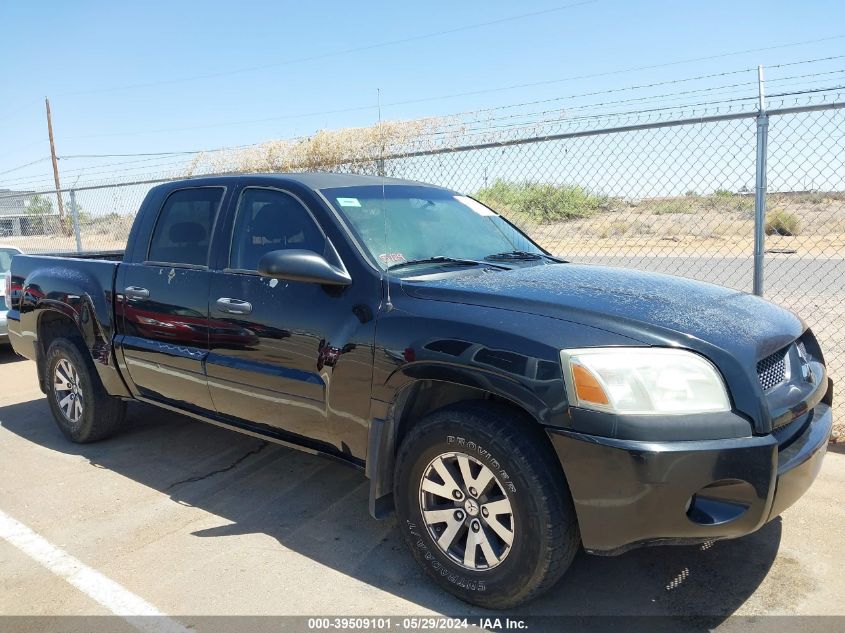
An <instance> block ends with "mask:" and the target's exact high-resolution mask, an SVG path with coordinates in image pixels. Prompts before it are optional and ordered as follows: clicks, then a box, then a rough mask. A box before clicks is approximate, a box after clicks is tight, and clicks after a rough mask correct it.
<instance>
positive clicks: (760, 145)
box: [754, 66, 769, 297]
mask: <svg viewBox="0 0 845 633" xmlns="http://www.w3.org/2000/svg"><path fill="white" fill-rule="evenodd" d="M757 82H758V86H759V91H760V104H759V111H758V113H757V169H756V175H755V187H754V294H755V295H757V296H760V297H762V296H763V256H764V253H765V249H766V233H765V230H766V159H767V157H768V142H769V115H768V114H766V101H765V95H764V92H763V67H762V66H758V67H757Z"/></svg>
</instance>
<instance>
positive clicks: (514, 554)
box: [394, 401, 580, 608]
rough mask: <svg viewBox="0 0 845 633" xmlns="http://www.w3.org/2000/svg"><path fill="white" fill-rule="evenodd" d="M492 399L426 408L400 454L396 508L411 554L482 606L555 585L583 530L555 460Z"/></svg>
mask: <svg viewBox="0 0 845 633" xmlns="http://www.w3.org/2000/svg"><path fill="white" fill-rule="evenodd" d="M517 417H518V414H517V413H516V412H514V411H513V410H511V409H510V408H507V407H504V406H501V405H498V404H496V403H491V402H486V401H479V402H472V403H462V404H459V405H455V406H452V407H448V408H445V409H441V410H440V411H436V412H435V413H432V414H430V415H429V416H427V417H426V418H424V419H423V420H422V421H421V422H420V423H419V424H418V425H417V426H415V427H414V428H413V429H412V430H411V431H410V432H409V434H408V436H407V437H406V438H405V439H404V441H403V442H402V446H401V448H400V450H399V454H398V456H397V465H396V477H395V482H396V484H395V491H394V498H395V500H396V509H397V514H398V516H399V519H400V529H401V530H402V532H403V534H404V536H405V538H406V540H407V542H408V544H409V546H410V547H411V551H412V553H413V555H414V557H415V558H416V560H417V562H418V563H419V564H420V565H421V566H422V567H423V568H424V569H425V570H426V572H427V573H428V574H429V575H430V576H431V577H432V578H434V580H435V581H436V582H437V583H438V584H439V585H440V586H441V587H443V588H444V589H446V590H447V591H449V592H450V593H452V594H454V595H456V596H457V597H459V598H461V599H462V600H465V601H467V602H471V603H473V604H477V605H480V606H484V607H492V608H508V607H513V606H516V605H519V604H522V603H524V602H526V601H528V600H531V599H533V598H535V597H536V596H538V595H539V594H540V593H542V592H543V591H545V590H546V589H548V588H549V587H551V586H553V585H554V583H555V582H556V581H557V580H558V579H559V578H560V576H561V575H562V574H563V573H564V572H565V571H566V569H567V568H568V567H569V565H570V563H571V562H572V559H573V557H574V556H575V553H576V552H577V550H578V546H579V543H580V537H579V533H578V526H577V522H576V519H575V512H574V509H573V507H572V500H571V498H570V495H569V490H568V488H567V486H566V481H565V478H564V476H563V472H562V471H561V468H560V465H559V464H558V463H557V460H556V458H555V456H554V454H553V453H552V452H551V449H550V448H549V446H548V445H547V444H546V443H545V442H544V441H543V440H544V438H543V437H542V435H541V432H540V431H539V429H538V428H536V427H535V426H530V425H531V424H533V423H531V422H528V423H527V424H526V423H523V420H520V419H515V418H517Z"/></svg>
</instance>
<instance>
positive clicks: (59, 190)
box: [44, 97, 67, 233]
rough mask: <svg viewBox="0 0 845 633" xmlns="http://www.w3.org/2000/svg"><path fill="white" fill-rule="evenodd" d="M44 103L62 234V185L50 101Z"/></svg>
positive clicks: (63, 217) (63, 210)
mask: <svg viewBox="0 0 845 633" xmlns="http://www.w3.org/2000/svg"><path fill="white" fill-rule="evenodd" d="M44 103H45V104H46V105H47V133H48V134H49V136H50V157H51V158H52V159H53V180H54V181H55V183H56V202H57V203H58V209H59V228H60V229H61V231H62V233H65V232H66V231H67V227H65V209H64V206H63V205H62V185H61V183H60V182H59V163H58V162H57V160H56V144H55V143H54V142H53V117H52V116H51V114H50V100H49V99H47V98H46V97H45V98H44Z"/></svg>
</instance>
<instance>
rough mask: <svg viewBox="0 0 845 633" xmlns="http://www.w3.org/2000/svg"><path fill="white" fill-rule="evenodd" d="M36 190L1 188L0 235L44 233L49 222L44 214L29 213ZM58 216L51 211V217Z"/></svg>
mask: <svg viewBox="0 0 845 633" xmlns="http://www.w3.org/2000/svg"><path fill="white" fill-rule="evenodd" d="M34 195H35V192H34V191H14V190H12V189H0V237H9V236H13V235H37V234H40V233H44V232H45V229H46V227H47V226H48V225H49V222H47V221H45V219H46V218H45V217H44V216H33V215H30V214H29V213H27V207H29V202H30V200H31V199H32V197H33V196H34ZM53 216H57V214H56V213H55V212H54V213H51V214H50V217H53Z"/></svg>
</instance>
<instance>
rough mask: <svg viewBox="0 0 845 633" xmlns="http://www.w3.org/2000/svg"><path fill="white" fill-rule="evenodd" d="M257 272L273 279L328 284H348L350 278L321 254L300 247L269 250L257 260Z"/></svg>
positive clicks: (350, 280) (350, 281)
mask: <svg viewBox="0 0 845 633" xmlns="http://www.w3.org/2000/svg"><path fill="white" fill-rule="evenodd" d="M258 274H260V275H263V276H264V277H272V278H274V279H285V280H287V281H303V282H305V283H312V284H322V285H328V286H348V285H349V284H351V283H352V278H351V277H350V276H349V273H347V272H346V271H345V270H341V269H340V268H337V267H336V266H332V265H331V264H330V263H329V262H327V261H326V258H325V257H323V256H322V255H319V254H317V253H315V252H314V251H306V250H302V249H293V248H292V249H284V250H278V251H270V252H269V253H265V254H264V256H262V258H261V259H260V260H259V261H258Z"/></svg>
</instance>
